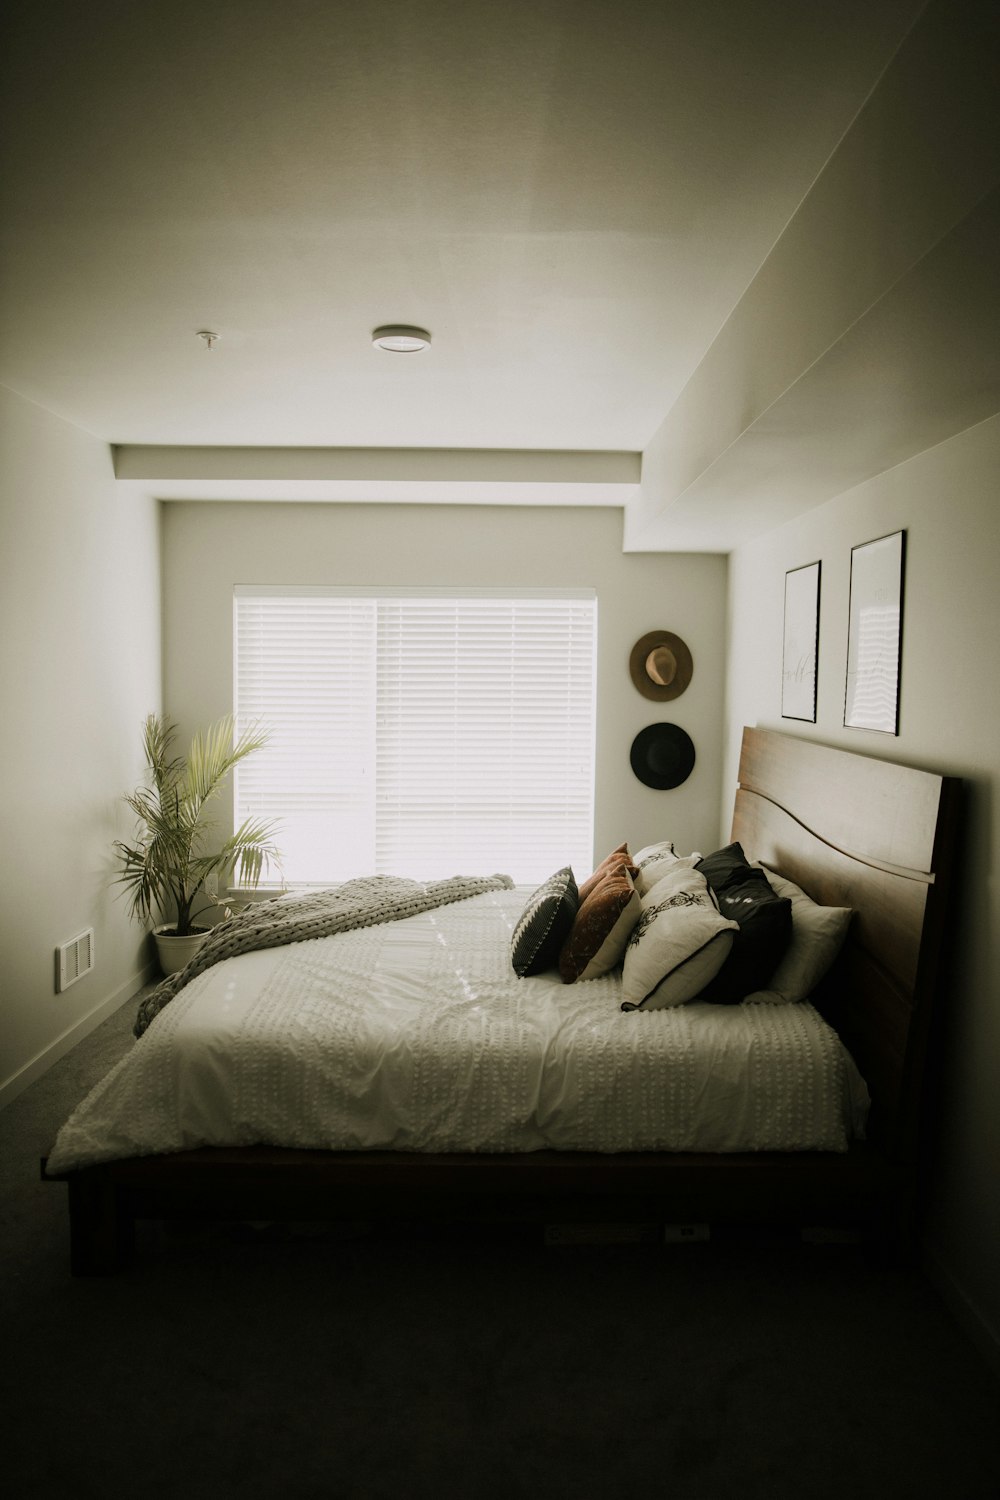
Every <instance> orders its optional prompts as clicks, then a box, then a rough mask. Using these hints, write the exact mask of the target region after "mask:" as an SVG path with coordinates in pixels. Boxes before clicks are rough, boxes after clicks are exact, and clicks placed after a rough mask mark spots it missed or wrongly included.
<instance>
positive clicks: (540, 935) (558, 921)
mask: <svg viewBox="0 0 1000 1500" xmlns="http://www.w3.org/2000/svg"><path fill="white" fill-rule="evenodd" d="M577 900H578V896H577V889H576V881H575V880H574V879H573V871H572V870H571V869H570V867H569V865H566V866H565V867H564V868H563V869H561V870H557V871H556V873H555V874H554V875H550V876H549V878H548V880H546V881H545V883H544V884H543V885H540V886H539V887H538V889H537V891H535V892H534V893H533V894H532V895H531V896H530V897H529V898H528V903H527V905H526V906H525V908H524V910H523V911H522V913H521V915H520V916H519V917H518V919H517V922H516V924H515V927H514V931H513V934H512V936H511V940H510V961H511V963H512V964H513V966H514V972H515V974H518V975H519V976H520V977H521V978H522V979H524V978H525V976H526V975H528V974H541V973H543V972H544V970H546V969H552V968H554V967H555V966H556V964H557V963H558V962H559V949H560V948H561V947H562V945H563V942H564V941H565V939H566V937H567V935H568V933H569V930H570V928H571V927H572V926H573V918H574V917H575V916H576V907H577Z"/></svg>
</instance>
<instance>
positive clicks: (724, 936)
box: [622, 860, 739, 1010]
mask: <svg viewBox="0 0 1000 1500" xmlns="http://www.w3.org/2000/svg"><path fill="white" fill-rule="evenodd" d="M678 864H679V866H680V868H679V869H675V870H673V871H672V872H671V873H670V874H669V875H666V876H664V878H663V879H662V880H660V881H658V882H657V884H656V885H654V887H653V889H652V890H651V891H650V892H649V893H648V894H647V895H645V896H643V897H642V914H641V915H640V917H639V921H638V922H637V923H636V926H635V928H634V929H633V931H632V935H631V937H630V938H629V941H628V946H627V948H626V949H625V958H624V962H623V964H622V1010H660V1009H662V1008H663V1007H665V1006H668V1005H683V1004H684V1002H685V1001H686V1000H692V999H693V998H694V997H695V995H697V994H699V993H700V991H701V990H702V989H703V988H704V987H705V985H706V984H707V983H708V982H709V980H710V979H711V978H712V977H713V975H715V974H716V973H717V972H718V971H719V969H720V968H721V967H722V965H723V964H724V963H725V961H726V959H727V957H728V956H729V951H730V949H731V948H732V945H733V938H734V936H735V934H736V933H737V932H738V931H739V928H738V926H737V924H736V923H735V922H733V921H729V920H727V919H726V918H725V917H723V916H722V915H721V913H720V912H719V910H718V908H717V907H716V904H715V901H714V898H713V896H712V893H711V891H710V890H709V888H708V883H707V881H706V880H705V877H704V875H701V874H699V872H698V871H697V870H692V869H691V868H690V867H689V866H688V865H687V864H686V863H685V862H684V861H683V860H680V861H678Z"/></svg>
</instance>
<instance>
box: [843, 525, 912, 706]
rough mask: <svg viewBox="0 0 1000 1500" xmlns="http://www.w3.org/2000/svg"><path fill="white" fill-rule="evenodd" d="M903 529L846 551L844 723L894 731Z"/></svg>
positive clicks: (898, 661)
mask: <svg viewBox="0 0 1000 1500" xmlns="http://www.w3.org/2000/svg"><path fill="white" fill-rule="evenodd" d="M905 560H906V532H905V531H893V532H891V533H889V535H888V536H882V537H876V538H875V540H874V541H871V542H863V543H862V544H861V545H860V546H858V547H852V549H851V596H850V618H849V622H848V634H847V682H846V687H845V694H844V725H845V727H846V728H848V729H872V730H876V731H877V732H879V733H881V734H898V733H899V676H900V662H901V660H902V645H903V575H904V567H905Z"/></svg>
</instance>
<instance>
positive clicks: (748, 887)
mask: <svg viewBox="0 0 1000 1500" xmlns="http://www.w3.org/2000/svg"><path fill="white" fill-rule="evenodd" d="M715 899H716V900H717V901H718V903H719V910H720V912H721V913H722V915H723V916H724V917H729V918H731V920H732V921H734V922H736V923H738V925H739V932H738V933H737V934H736V937H735V938H734V940H733V947H732V952H731V953H730V955H729V957H728V958H727V959H726V961H725V963H724V964H723V965H722V967H721V968H720V969H719V971H718V973H717V974H716V975H715V976H714V977H713V979H712V981H711V983H710V984H708V985H706V987H705V988H704V990H702V992H701V995H700V997H699V998H700V999H702V1000H711V1001H713V1003H714V1004H716V1005H738V1004H739V1002H740V1001H741V1000H742V999H743V998H744V996H746V995H749V994H752V993H753V991H754V990H760V989H762V988H763V987H764V985H765V984H766V983H767V982H768V980H769V978H770V976H771V975H772V974H773V973H774V970H775V969H776V968H777V966H778V964H779V963H780V962H781V959H782V957H783V956H784V953H785V950H786V949H787V947H788V944H789V942H790V940H791V936H792V903H791V901H790V900H789V899H788V898H787V897H782V896H776V895H775V894H774V892H773V891H772V889H771V887H770V886H769V885H768V883H767V878H766V876H765V875H764V872H763V870H754V869H751V868H750V867H749V866H748V867H747V869H746V870H745V871H744V876H743V879H738V878H736V876H735V875H733V876H732V877H731V878H729V879H728V880H727V882H726V884H725V885H724V886H723V888H722V889H721V890H716V892H715Z"/></svg>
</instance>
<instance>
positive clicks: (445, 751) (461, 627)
mask: <svg viewBox="0 0 1000 1500" xmlns="http://www.w3.org/2000/svg"><path fill="white" fill-rule="evenodd" d="M235 604H236V683H235V695H236V712H237V717H238V720H239V722H240V724H241V725H243V724H245V723H247V722H251V721H255V720H260V721H261V722H262V723H263V724H264V725H265V726H266V727H268V728H269V730H270V732H271V738H270V742H269V744H268V746H267V748H266V749H265V750H264V751H262V752H261V753H260V754H259V755H256V756H251V757H250V758H249V759H248V760H247V761H246V762H244V763H242V764H241V765H240V766H239V767H238V768H237V773H236V799H237V801H236V816H237V822H239V821H240V820H241V819H242V818H244V817H247V816H249V815H250V814H256V815H261V816H267V817H275V818H278V819H279V821H280V823H281V825H282V827H281V832H280V834H279V836H278V843H279V845H280V847H281V849H282V854H283V871H284V875H285V878H286V879H287V880H288V881H289V882H292V883H295V884H298V883H326V882H331V881H336V880H343V879H347V878H349V877H350V876H352V875H361V874H372V873H386V874H397V875H408V876H411V877H414V878H417V879H428V880H431V879H438V878H440V877H442V876H447V875H454V874H493V873H494V872H496V871H504V872H506V873H508V874H510V875H512V876H513V877H514V878H515V880H517V881H524V882H530V881H536V880H543V879H544V878H545V877H546V876H547V875H550V874H551V873H552V872H553V870H555V869H558V868H559V867H560V866H561V865H564V864H572V865H574V866H575V867H576V868H577V869H582V870H586V869H589V867H590V863H591V856H592V842H593V802H594V727H595V701H594V700H595V691H594V683H595V652H596V614H597V605H596V601H595V600H594V598H593V597H592V596H588V597H580V596H576V595H546V596H544V597H542V596H538V595H530V594H525V595H518V596H515V597H511V596H503V597H500V596H494V595H491V594H476V595H472V594H469V595H462V596H461V597H458V596H454V595H444V594H439V593H417V592H412V593H411V592H408V593H405V594H404V593H382V594H380V595H379V596H377V597H376V596H370V595H365V594H361V593H356V592H344V591H332V590H331V591H323V590H296V591H287V590H277V589H250V588H240V589H238V590H237V593H236V601H235Z"/></svg>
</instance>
